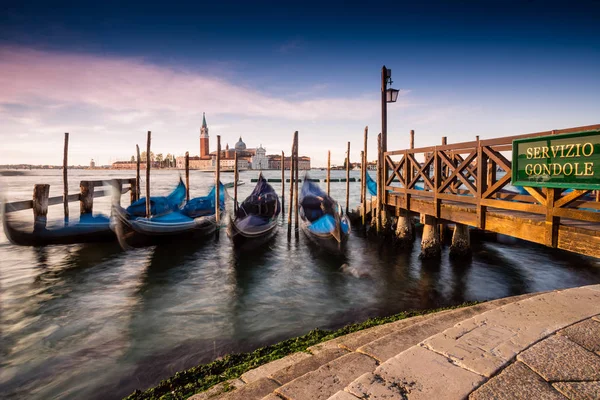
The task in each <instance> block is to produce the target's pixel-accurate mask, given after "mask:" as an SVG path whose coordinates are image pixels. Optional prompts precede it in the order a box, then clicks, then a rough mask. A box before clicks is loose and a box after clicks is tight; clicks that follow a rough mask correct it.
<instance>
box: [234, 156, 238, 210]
mask: <svg viewBox="0 0 600 400" xmlns="http://www.w3.org/2000/svg"><path fill="white" fill-rule="evenodd" d="M237 181H238V153H237V151H236V152H235V153H234V156H233V211H234V213H236V212H237V208H238V195H237V190H238V182H237Z"/></svg>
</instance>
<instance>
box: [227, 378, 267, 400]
mask: <svg viewBox="0 0 600 400" xmlns="http://www.w3.org/2000/svg"><path fill="white" fill-rule="evenodd" d="M278 387H279V385H278V384H277V383H275V382H273V381H272V380H270V379H267V378H261V379H259V380H257V381H254V382H251V383H248V384H246V385H244V386H242V387H240V388H238V389H235V390H233V391H231V392H227V393H224V394H222V395H221V396H219V397H215V399H218V400H258V399H262V398H263V397H265V396H266V395H268V394H269V393H271V392H272V391H273V390H275V389H276V388H278Z"/></svg>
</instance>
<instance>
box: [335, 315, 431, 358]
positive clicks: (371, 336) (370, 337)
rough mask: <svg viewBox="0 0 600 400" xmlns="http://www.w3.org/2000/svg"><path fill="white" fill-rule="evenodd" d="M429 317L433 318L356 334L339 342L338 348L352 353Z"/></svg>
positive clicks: (390, 324) (388, 325)
mask: <svg viewBox="0 0 600 400" xmlns="http://www.w3.org/2000/svg"><path fill="white" fill-rule="evenodd" d="M427 317H431V316H429V315H427V316H416V317H411V318H407V319H401V320H399V321H394V322H390V323H388V324H384V325H379V326H374V327H372V328H369V329H365V330H362V331H358V332H354V333H351V334H349V335H345V336H343V337H341V338H340V339H341V340H340V341H339V342H338V346H339V347H342V348H344V349H347V350H350V351H356V349H358V348H359V347H361V346H363V345H365V344H367V343H370V342H372V341H374V340H377V339H379V338H381V337H383V336H386V335H388V334H390V333H392V332H395V331H399V330H401V329H404V328H406V327H407V326H410V325H413V324H415V323H417V322H421V321H423V320H425V319H427Z"/></svg>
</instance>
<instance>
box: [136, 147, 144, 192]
mask: <svg viewBox="0 0 600 400" xmlns="http://www.w3.org/2000/svg"><path fill="white" fill-rule="evenodd" d="M135 151H136V153H137V158H136V161H137V162H136V166H135V199H136V200H139V199H140V192H141V190H142V187H141V181H140V146H138V145H137V144H136V145H135Z"/></svg>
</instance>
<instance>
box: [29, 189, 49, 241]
mask: <svg viewBox="0 0 600 400" xmlns="http://www.w3.org/2000/svg"><path fill="white" fill-rule="evenodd" d="M49 194H50V185H48V184H45V183H42V184H36V185H35V186H34V187H33V202H32V204H33V207H32V208H33V231H34V232H35V231H39V230H43V229H46V221H47V215H48V196H49Z"/></svg>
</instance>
